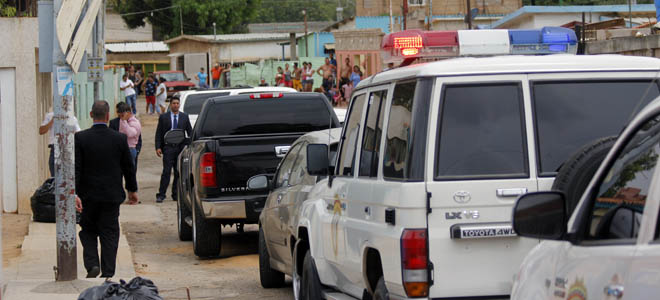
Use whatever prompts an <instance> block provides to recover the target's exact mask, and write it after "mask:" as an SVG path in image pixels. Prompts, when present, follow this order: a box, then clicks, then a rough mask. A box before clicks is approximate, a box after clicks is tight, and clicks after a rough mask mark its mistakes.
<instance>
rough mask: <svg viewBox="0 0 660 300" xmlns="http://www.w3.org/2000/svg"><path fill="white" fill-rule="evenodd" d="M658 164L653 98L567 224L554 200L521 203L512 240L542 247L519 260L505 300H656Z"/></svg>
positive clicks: (538, 197)
mask: <svg viewBox="0 0 660 300" xmlns="http://www.w3.org/2000/svg"><path fill="white" fill-rule="evenodd" d="M629 99H631V100H634V98H633V97H630V98H629ZM659 156H660V98H658V99H656V100H655V101H653V102H652V103H651V104H649V105H648V106H647V107H646V108H644V110H642V112H640V113H639V114H638V115H637V116H636V117H635V119H634V120H633V121H632V122H631V123H630V124H629V125H628V126H627V128H626V129H625V131H624V132H622V133H621V136H620V137H619V139H618V141H617V142H616V143H615V145H614V147H613V148H612V149H611V151H610V153H609V154H608V155H607V158H606V159H605V160H604V161H603V163H602V164H601V166H600V169H599V170H598V171H597V172H596V174H595V176H593V177H592V178H591V182H590V184H589V186H588V187H587V189H586V190H585V192H584V194H583V196H582V199H581V201H580V202H579V204H578V206H577V208H576V211H575V212H574V213H573V216H572V217H571V215H570V214H567V209H566V207H565V204H566V201H565V198H564V194H563V193H561V192H557V191H546V192H537V193H531V194H526V195H524V196H522V197H521V198H520V199H519V200H518V202H517V203H516V206H515V209H514V214H513V223H514V226H515V228H516V230H517V232H518V233H519V234H520V235H522V236H527V237H532V238H541V239H546V240H547V241H543V242H542V243H541V244H539V245H538V246H536V248H534V249H533V250H532V251H531V252H530V253H529V254H528V255H527V257H526V258H525V259H524V261H523V264H522V265H521V267H520V271H519V273H518V276H516V279H515V284H514V288H513V292H512V295H511V296H512V297H511V299H515V300H546V299H547V300H550V299H612V300H614V299H631V300H632V299H657V298H656V297H658V295H660V284H659V283H660V281H659V278H660V222H659V221H658V211H659V210H660V168H658V157H659ZM569 217H571V219H570V221H569V220H568V218H569Z"/></svg>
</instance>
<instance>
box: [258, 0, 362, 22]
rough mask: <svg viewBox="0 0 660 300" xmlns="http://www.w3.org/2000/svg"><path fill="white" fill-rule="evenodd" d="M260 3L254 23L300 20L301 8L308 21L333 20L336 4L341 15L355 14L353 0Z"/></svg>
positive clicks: (283, 0) (271, 1) (301, 17)
mask: <svg viewBox="0 0 660 300" xmlns="http://www.w3.org/2000/svg"><path fill="white" fill-rule="evenodd" d="M261 2H262V5H261V7H260V8H259V10H258V11H257V14H256V16H255V18H254V20H253V22H254V23H275V22H302V21H304V18H305V17H304V15H303V14H302V11H303V10H306V11H307V20H308V21H335V20H336V19H337V6H341V7H342V8H343V9H344V11H343V16H344V18H345V17H348V16H352V15H354V14H355V1H354V0H339V1H336V0H261Z"/></svg>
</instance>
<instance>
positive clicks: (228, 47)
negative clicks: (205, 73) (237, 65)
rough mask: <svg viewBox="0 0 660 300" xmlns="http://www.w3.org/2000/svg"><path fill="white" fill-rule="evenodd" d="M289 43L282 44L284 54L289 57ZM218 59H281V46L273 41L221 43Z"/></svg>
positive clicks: (225, 60)
mask: <svg viewBox="0 0 660 300" xmlns="http://www.w3.org/2000/svg"><path fill="white" fill-rule="evenodd" d="M289 48H290V47H289V45H285V46H284V55H285V57H286V58H289V55H290V51H289V50H290V49H289ZM219 49H220V61H222V62H231V61H234V62H242V61H258V60H260V59H270V58H274V59H281V58H282V46H280V45H278V44H277V42H274V41H263V42H250V43H230V44H221V45H220V46H219Z"/></svg>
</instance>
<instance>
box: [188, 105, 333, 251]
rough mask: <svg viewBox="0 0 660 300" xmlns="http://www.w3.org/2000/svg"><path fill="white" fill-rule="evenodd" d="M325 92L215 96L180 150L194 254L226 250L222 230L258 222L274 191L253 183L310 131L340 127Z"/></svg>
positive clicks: (189, 236) (271, 169) (241, 227)
mask: <svg viewBox="0 0 660 300" xmlns="http://www.w3.org/2000/svg"><path fill="white" fill-rule="evenodd" d="M339 126H340V123H339V120H338V119H337V116H336V115H335V113H334V111H333V109H332V107H331V106H330V104H329V102H328V100H327V99H326V98H325V96H323V95H322V94H319V93H267V94H266V93H261V94H250V95H237V96H225V97H217V98H211V99H209V100H207V101H206V103H205V104H204V106H203V107H202V110H201V112H200V114H199V118H198V119H197V123H196V124H195V128H194V129H193V134H192V136H191V143H190V144H189V145H188V146H186V148H185V149H184V150H183V151H182V152H181V154H180V155H179V160H178V167H179V170H180V174H181V175H180V176H179V182H178V183H176V184H178V185H179V201H178V202H177V225H178V231H179V239H181V240H182V241H185V240H191V239H192V240H193V249H194V252H195V255H197V256H200V257H210V256H217V255H219V254H220V246H221V238H222V235H221V228H222V226H223V225H233V224H236V225H237V230H238V231H239V232H241V231H242V230H243V225H244V224H257V222H258V219H259V214H260V213H261V210H262V208H263V207H264V202H265V201H266V196H267V195H268V194H267V192H264V191H250V190H249V189H248V188H247V181H248V179H250V177H252V176H255V175H259V174H271V176H272V174H274V173H275V170H276V169H277V165H278V164H279V162H280V160H281V159H282V157H284V155H285V154H286V153H287V151H288V150H289V147H290V145H291V144H292V143H293V142H294V141H295V140H296V139H297V138H298V137H300V136H302V135H303V134H305V133H307V132H311V131H317V130H323V129H328V128H335V127H339Z"/></svg>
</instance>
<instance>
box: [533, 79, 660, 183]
mask: <svg viewBox="0 0 660 300" xmlns="http://www.w3.org/2000/svg"><path fill="white" fill-rule="evenodd" d="M532 94H533V105H534V114H535V123H536V130H537V133H538V154H537V155H538V158H539V174H540V175H541V176H554V175H555V174H556V172H557V171H558V170H559V168H560V167H561V166H562V164H563V163H564V161H566V160H567V159H568V158H569V157H570V156H571V155H572V154H573V153H574V152H576V151H577V150H578V149H580V148H581V147H582V146H584V145H585V144H588V143H591V142H593V141H595V140H597V139H600V138H602V137H606V136H612V135H618V134H619V133H620V132H621V129H622V128H623V127H624V126H625V124H626V123H627V122H628V121H630V118H631V116H632V115H633V110H635V111H634V112H635V113H636V112H638V111H639V110H641V109H642V108H643V107H644V106H646V104H648V103H649V102H650V101H651V100H653V99H655V98H656V97H658V95H659V91H658V85H657V84H656V83H654V82H653V81H652V80H636V81H611V80H603V81H578V82H576V81H570V82H569V81H552V82H538V81H537V82H534V83H533V84H532Z"/></svg>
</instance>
